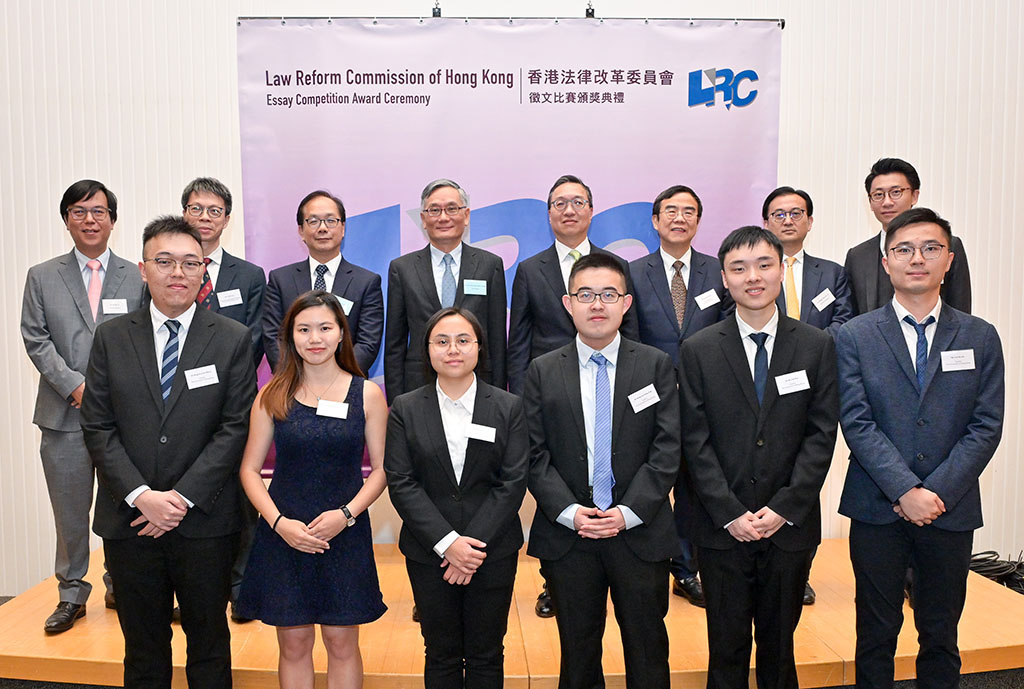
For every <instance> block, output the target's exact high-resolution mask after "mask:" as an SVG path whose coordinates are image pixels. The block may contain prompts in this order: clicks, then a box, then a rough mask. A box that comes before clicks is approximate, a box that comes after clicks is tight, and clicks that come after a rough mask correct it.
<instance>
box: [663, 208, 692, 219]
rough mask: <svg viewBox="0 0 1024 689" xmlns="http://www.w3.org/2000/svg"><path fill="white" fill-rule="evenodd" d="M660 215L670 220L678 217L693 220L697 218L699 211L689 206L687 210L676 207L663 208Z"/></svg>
mask: <svg viewBox="0 0 1024 689" xmlns="http://www.w3.org/2000/svg"><path fill="white" fill-rule="evenodd" d="M658 215H664V216H665V217H666V218H668V219H669V220H673V219H674V218H675V217H676V216H678V215H681V216H683V217H684V218H686V219H687V220H692V219H693V218H695V217H697V209H696V208H691V207H689V206H687V207H686V208H676V207H675V206H665V207H664V208H662V209H661V210H660V211H659V212H658Z"/></svg>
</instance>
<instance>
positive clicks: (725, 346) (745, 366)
mask: <svg viewBox="0 0 1024 689" xmlns="http://www.w3.org/2000/svg"><path fill="white" fill-rule="evenodd" d="M719 333H720V334H721V335H722V354H723V355H724V356H725V360H726V361H727V362H728V364H729V368H731V369H732V374H733V375H734V376H735V377H736V381H737V382H738V383H739V384H740V389H741V390H743V397H745V398H746V400H747V404H748V405H750V410H751V411H752V412H753V413H754V416H755V417H756V416H757V415H758V412H759V411H760V405H759V404H758V403H757V391H756V390H754V378H753V377H752V376H751V375H750V364H749V363H747V353H746V352H745V351H744V350H743V342H741V341H740V328H739V325H738V324H737V323H736V318H735V316H734V317H732V318H729V319H727V320H726V321H725V322H724V323H723V326H722V328H721V329H720V330H719Z"/></svg>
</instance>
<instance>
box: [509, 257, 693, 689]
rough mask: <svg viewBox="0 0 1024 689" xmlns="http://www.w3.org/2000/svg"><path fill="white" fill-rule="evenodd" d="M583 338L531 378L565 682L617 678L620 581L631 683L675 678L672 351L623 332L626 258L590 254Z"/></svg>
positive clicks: (534, 472) (584, 277) (533, 456)
mask: <svg viewBox="0 0 1024 689" xmlns="http://www.w3.org/2000/svg"><path fill="white" fill-rule="evenodd" d="M562 303H563V305H564V308H565V310H566V311H567V312H569V314H570V315H571V317H572V321H573V323H574V324H575V326H576V328H577V331H578V334H577V336H576V337H575V338H574V340H573V341H571V342H570V343H569V344H567V345H565V346H564V347H561V348H559V349H557V350H555V351H554V352H550V353H548V354H545V355H543V356H540V357H538V358H537V359H535V360H534V361H533V363H531V364H530V369H529V371H528V372H527V375H526V389H525V392H524V394H523V403H524V405H525V407H526V421H527V426H528V428H529V431H530V478H529V488H530V492H531V493H532V494H533V496H534V498H536V500H537V511H536V514H535V515H534V518H533V526H532V527H531V529H530V544H529V548H528V550H527V552H528V553H529V554H530V555H532V556H534V557H537V558H540V560H541V565H542V567H543V570H544V574H545V576H546V577H547V580H548V586H549V589H550V593H551V597H552V598H553V600H554V603H555V606H556V608H557V610H558V615H557V621H558V637H559V641H560V645H561V668H560V676H559V684H558V686H559V687H560V688H561V689H575V688H577V687H579V688H581V689H582V688H584V687H603V686H604V678H603V676H602V670H601V640H602V637H603V636H604V629H605V619H606V616H607V600H608V593H609V590H610V591H611V597H612V602H613V603H614V606H615V618H616V620H617V621H618V623H619V627H620V629H621V630H622V646H623V651H624V654H625V665H626V687H627V688H628V689H641V688H643V689H659V688H661V689H667V688H668V686H669V666H668V633H667V632H666V630H665V621H664V618H665V615H666V614H667V613H668V588H667V587H666V586H665V577H666V575H668V572H669V558H671V557H673V556H676V555H678V554H679V541H678V539H677V538H676V533H675V528H674V527H673V523H672V509H671V507H670V505H669V500H668V493H669V491H670V490H671V489H672V486H673V485H674V483H675V479H676V474H677V472H678V471H679V452H680V448H679V405H678V398H677V394H678V393H677V391H676V385H675V381H674V379H673V373H672V360H671V359H670V358H669V356H668V355H667V354H665V353H664V352H661V351H659V350H657V349H655V348H654V347H649V346H647V345H644V344H640V343H639V342H633V341H631V340H628V339H626V338H625V337H623V336H621V335H620V334H619V326H620V325H621V324H622V318H623V316H624V314H625V313H626V312H627V311H628V310H629V307H630V305H631V303H632V296H631V295H629V294H628V293H627V292H626V273H625V271H624V270H623V268H622V263H621V262H620V261H619V260H618V259H616V258H615V257H613V256H608V255H606V254H598V253H593V254H591V255H589V256H585V257H582V258H580V259H579V260H578V261H577V262H576V264H575V265H574V266H573V268H572V272H571V274H570V277H569V294H566V295H565V296H563V297H562Z"/></svg>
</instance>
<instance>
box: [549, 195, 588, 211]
mask: <svg viewBox="0 0 1024 689" xmlns="http://www.w3.org/2000/svg"><path fill="white" fill-rule="evenodd" d="M569 204H572V207H573V208H575V209H576V210H583V208H585V207H586V206H588V205H589V204H590V202H589V201H587V200H586V199H583V198H580V197H578V196H577V197H576V198H574V199H555V200H554V201H552V202H551V207H552V208H554V209H555V210H556V211H558V212H559V213H561V212H562V211H564V210H565V209H566V208H568V207H569Z"/></svg>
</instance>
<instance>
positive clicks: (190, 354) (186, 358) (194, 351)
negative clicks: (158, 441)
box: [151, 307, 221, 419]
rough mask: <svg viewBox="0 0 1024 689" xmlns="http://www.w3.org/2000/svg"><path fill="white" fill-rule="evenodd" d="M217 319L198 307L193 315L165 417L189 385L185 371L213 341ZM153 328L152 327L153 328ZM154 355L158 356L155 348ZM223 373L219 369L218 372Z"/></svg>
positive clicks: (190, 367) (193, 364)
mask: <svg viewBox="0 0 1024 689" xmlns="http://www.w3.org/2000/svg"><path fill="white" fill-rule="evenodd" d="M215 325H216V320H215V319H214V318H213V317H211V316H210V315H209V314H208V313H207V311H206V309H200V308H198V307H197V308H196V312H195V316H193V317H192V325H191V326H189V329H188V335H187V336H186V337H185V345H184V346H183V347H182V349H181V352H180V353H179V354H178V368H177V370H176V371H175V372H174V382H173V384H172V385H171V394H170V395H168V397H167V403H166V404H164V418H165V419H166V418H167V415H168V414H170V413H171V409H173V408H174V405H175V403H177V401H178V398H179V397H181V394H182V390H183V389H184V388H185V387H186V386H187V382H186V380H185V371H188V370H191V369H193V368H195V367H196V364H197V363H199V358H200V357H201V356H202V354H203V352H204V351H206V348H207V346H208V345H209V344H210V342H211V341H213V336H214V331H215V330H216V328H215V327H214V326H215ZM151 330H152V329H151ZM153 356H154V357H155V356H156V354H155V350H154V355H153ZM219 373H221V372H220V371H218V374H219Z"/></svg>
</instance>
